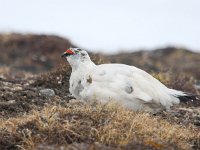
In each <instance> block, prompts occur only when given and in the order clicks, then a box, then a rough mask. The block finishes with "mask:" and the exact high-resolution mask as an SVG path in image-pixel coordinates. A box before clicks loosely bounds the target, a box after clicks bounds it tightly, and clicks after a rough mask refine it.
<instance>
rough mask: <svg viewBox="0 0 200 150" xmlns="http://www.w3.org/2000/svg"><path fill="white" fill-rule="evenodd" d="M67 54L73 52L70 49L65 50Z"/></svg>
mask: <svg viewBox="0 0 200 150" xmlns="http://www.w3.org/2000/svg"><path fill="white" fill-rule="evenodd" d="M66 53H67V54H74V52H73V51H72V50H71V49H68V50H66Z"/></svg>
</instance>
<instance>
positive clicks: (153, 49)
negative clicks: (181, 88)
mask: <svg viewBox="0 0 200 150" xmlns="http://www.w3.org/2000/svg"><path fill="white" fill-rule="evenodd" d="M199 6H200V1H199V0H190V1H188V0H153V1H146V0H140V1H139V0H138V1H136V0H126V1H122V0H101V1H99V0H84V1H81V0H73V1H69V0H57V1H54V0H42V1H41V0H34V1H33V0H29V1H27V0H16V1H13V0H6V1H3V0H0V52H1V55H0V65H1V67H9V68H11V69H13V70H14V72H15V71H26V72H31V73H41V72H46V71H49V70H52V69H55V68H57V67H58V66H59V65H60V64H64V63H66V61H63V60H61V59H60V54H61V53H62V52H63V51H65V50H66V49H67V48H68V47H70V46H72V47H80V48H85V49H86V50H88V51H90V52H91V53H93V54H94V53H95V55H94V56H95V57H100V58H101V59H102V60H103V61H102V62H103V63H104V62H112V63H115V62H117V63H125V64H128V65H135V66H137V67H140V68H142V69H144V70H146V71H148V72H161V71H164V72H167V71H171V72H174V71H175V72H183V73H186V74H189V75H192V76H194V77H195V78H198V79H200V71H199V66H200V57H199V56H200V54H199V52H200V28H199V27H200V19H199V18H200V9H199ZM97 53H98V54H97ZM100 53H101V54H100ZM183 62H184V64H183ZM3 71H5V70H3Z"/></svg>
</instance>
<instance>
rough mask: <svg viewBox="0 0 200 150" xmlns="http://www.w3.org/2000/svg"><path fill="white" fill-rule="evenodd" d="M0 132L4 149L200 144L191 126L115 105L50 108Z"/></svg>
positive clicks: (0, 125) (0, 126) (9, 122)
mask: <svg viewBox="0 0 200 150" xmlns="http://www.w3.org/2000/svg"><path fill="white" fill-rule="evenodd" d="M0 130H1V134H0V145H1V146H2V147H1V149H3V148H11V147H13V148H24V149H32V148H36V147H41V145H43V143H45V144H46V145H54V146H60V145H65V146H66V147H67V146H69V145H70V144H72V143H87V144H92V143H93V144H94V143H101V144H102V145H106V146H107V147H112V148H117V147H118V148H119V147H120V148H124V149H125V148H126V147H128V145H130V144H131V143H135V146H137V144H138V145H140V146H139V147H140V148H141V149H142V148H148V147H149V148H152V149H171V148H179V149H189V148H191V145H192V144H194V143H193V142H197V141H198V140H199V139H198V137H199V133H198V131H199V130H198V129H195V127H194V126H192V125H189V126H181V125H177V124H175V123H174V124H171V123H169V122H168V121H166V120H162V119H160V117H155V116H151V115H149V114H147V113H134V112H132V111H128V110H125V109H124V108H122V107H120V106H117V105H115V104H113V103H108V104H107V105H101V104H96V103H91V104H83V103H69V104H68V107H63V106H61V105H47V106H45V107H44V108H43V109H42V110H41V111H37V110H32V111H31V112H30V113H29V114H26V115H23V116H21V117H16V118H9V119H2V120H1V122H0ZM11 136H12V139H13V140H10V138H11ZM11 142H13V143H11ZM43 146H44V145H43ZM44 147H45V146H44Z"/></svg>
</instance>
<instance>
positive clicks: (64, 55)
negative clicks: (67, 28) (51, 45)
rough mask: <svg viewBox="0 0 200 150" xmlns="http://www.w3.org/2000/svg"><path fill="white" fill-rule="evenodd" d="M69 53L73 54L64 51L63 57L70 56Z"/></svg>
mask: <svg viewBox="0 0 200 150" xmlns="http://www.w3.org/2000/svg"><path fill="white" fill-rule="evenodd" d="M69 55H71V54H68V53H66V52H65V53H63V54H62V55H61V57H62V58H63V57H67V56H69Z"/></svg>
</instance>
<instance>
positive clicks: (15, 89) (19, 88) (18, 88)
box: [12, 86, 23, 91]
mask: <svg viewBox="0 0 200 150" xmlns="http://www.w3.org/2000/svg"><path fill="white" fill-rule="evenodd" d="M12 90H13V91H22V90H23V88H22V87H21V86H16V87H14V88H13V89H12Z"/></svg>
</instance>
